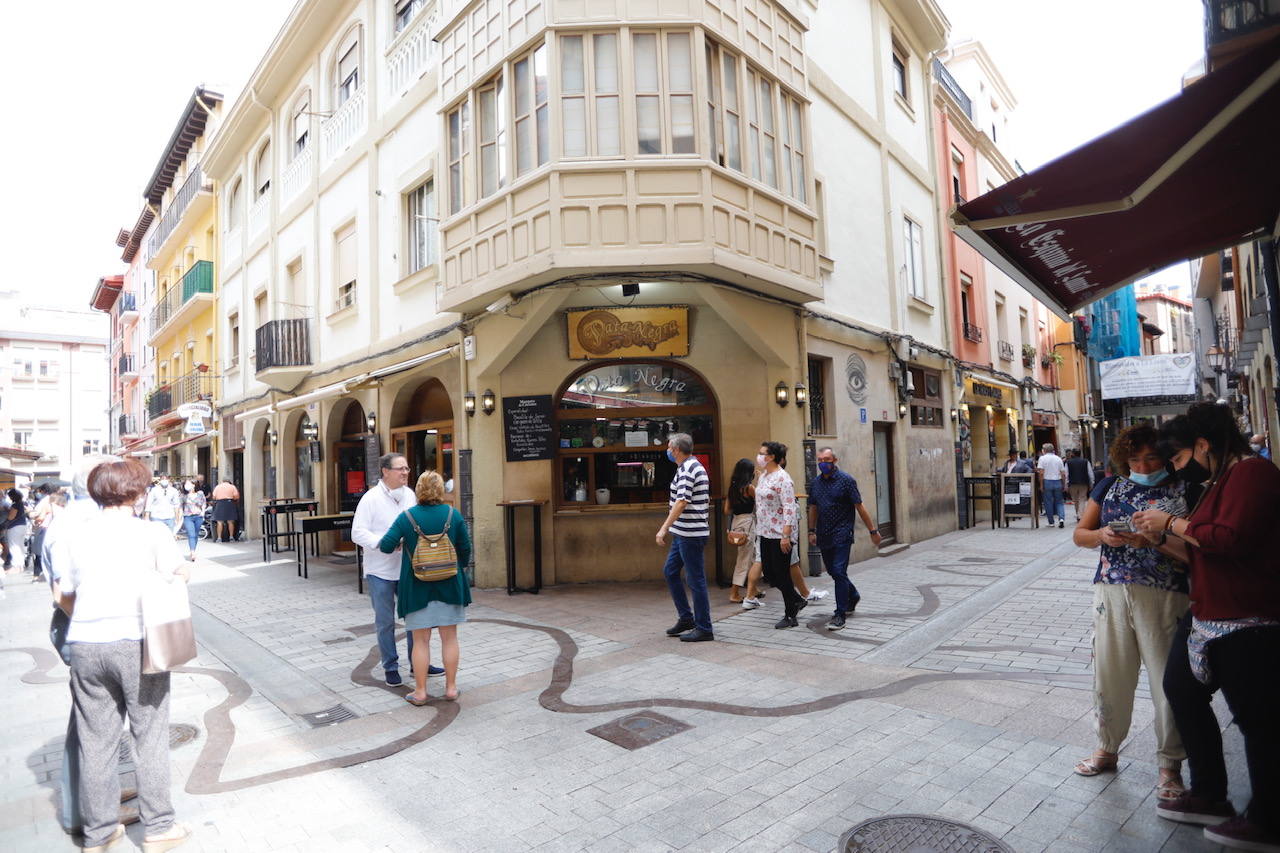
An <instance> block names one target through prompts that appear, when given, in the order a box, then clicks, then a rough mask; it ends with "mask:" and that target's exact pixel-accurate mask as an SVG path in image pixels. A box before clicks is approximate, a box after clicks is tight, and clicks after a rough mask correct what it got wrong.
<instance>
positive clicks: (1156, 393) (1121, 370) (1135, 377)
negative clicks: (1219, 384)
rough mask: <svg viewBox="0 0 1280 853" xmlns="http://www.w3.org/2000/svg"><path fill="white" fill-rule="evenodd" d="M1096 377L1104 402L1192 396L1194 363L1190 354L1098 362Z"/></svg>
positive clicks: (1194, 384) (1194, 373) (1194, 381)
mask: <svg viewBox="0 0 1280 853" xmlns="http://www.w3.org/2000/svg"><path fill="white" fill-rule="evenodd" d="M1098 373H1099V374H1100V375H1101V377H1102V399H1104V400H1120V399H1128V398H1131V397H1185V396H1191V395H1194V394H1195V393H1196V360H1195V356H1193V355H1191V354H1190V353H1173V354H1172V355H1142V356H1131V357H1129V358H1113V359H1110V360H1108V361H1101V362H1098Z"/></svg>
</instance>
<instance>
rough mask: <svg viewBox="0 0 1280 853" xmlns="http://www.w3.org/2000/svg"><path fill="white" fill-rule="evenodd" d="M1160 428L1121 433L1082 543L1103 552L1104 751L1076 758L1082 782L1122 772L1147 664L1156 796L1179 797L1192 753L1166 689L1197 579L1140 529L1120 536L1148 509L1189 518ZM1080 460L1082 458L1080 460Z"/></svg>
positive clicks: (1099, 676)
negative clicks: (1190, 584)
mask: <svg viewBox="0 0 1280 853" xmlns="http://www.w3.org/2000/svg"><path fill="white" fill-rule="evenodd" d="M1158 438H1159V436H1158V434H1157V433H1156V430H1155V428H1154V427H1152V426H1149V425H1146V424H1142V425H1138V426H1132V427H1129V428H1128V429H1125V430H1124V431H1122V432H1121V433H1120V434H1119V435H1118V436H1116V439H1115V442H1114V443H1113V444H1112V445H1111V459H1112V464H1113V465H1114V466H1115V470H1116V471H1118V472H1119V474H1118V475H1117V476H1114V477H1109V478H1107V479H1105V480H1103V481H1102V482H1100V483H1098V485H1097V486H1096V487H1095V488H1094V491H1093V493H1092V494H1091V495H1090V496H1089V499H1088V501H1087V502H1086V504H1085V509H1084V515H1083V517H1082V518H1081V520H1080V522H1079V523H1078V524H1077V525H1076V529H1075V532H1074V533H1073V534H1072V539H1073V540H1074V541H1075V543H1076V544H1077V545H1079V546H1080V547H1082V548H1099V547H1100V548H1101V556H1100V557H1099V559H1098V568H1097V571H1096V572H1094V576H1093V714H1094V722H1095V727H1096V731H1097V734H1098V746H1097V750H1096V751H1095V752H1094V753H1093V754H1092V755H1091V756H1089V757H1088V758H1085V759H1082V760H1080V761H1078V762H1076V766H1075V772H1076V773H1078V774H1079V775H1081V776H1097V775H1098V774H1099V773H1108V772H1114V771H1115V769H1116V766H1117V762H1118V760H1119V753H1120V746H1121V744H1123V743H1124V739H1125V737H1127V736H1128V734H1129V724H1130V722H1131V720H1132V717H1133V697H1134V692H1135V691H1136V690H1137V689H1138V675H1139V672H1140V670H1141V669H1142V668H1143V667H1145V668H1146V670H1147V681H1148V683H1149V684H1150V690H1151V703H1152V704H1153V705H1154V706H1155V730H1156V763H1157V765H1158V766H1159V772H1160V776H1159V782H1158V784H1157V786H1156V796H1157V798H1158V799H1160V800H1175V799H1177V798H1178V797H1179V796H1181V795H1182V794H1183V793H1184V790H1185V789H1184V788H1183V785H1182V772H1181V768H1182V761H1183V759H1184V758H1186V751H1185V750H1184V749H1183V746H1182V738H1181V737H1180V736H1179V735H1178V727H1177V725H1176V724H1175V722H1174V718H1173V710H1172V709H1171V708H1170V707H1169V702H1168V700H1167V699H1166V698H1165V694H1164V690H1162V689H1161V687H1160V684H1161V682H1162V680H1163V678H1164V673H1165V666H1166V662H1167V661H1168V658H1169V644H1170V643H1171V642H1172V640H1173V634H1174V631H1176V630H1177V626H1178V620H1179V619H1181V618H1182V614H1184V613H1186V612H1187V606H1188V600H1187V573H1186V569H1185V567H1184V566H1183V564H1182V563H1181V562H1180V561H1179V560H1177V559H1176V558H1175V557H1173V556H1172V555H1171V553H1168V552H1167V551H1159V550H1157V549H1156V548H1155V547H1153V546H1152V543H1151V542H1150V541H1148V540H1147V539H1146V538H1145V537H1143V536H1142V535H1140V534H1138V533H1133V532H1126V531H1123V530H1117V529H1114V528H1113V527H1111V525H1112V524H1117V525H1122V524H1126V523H1128V522H1129V521H1130V520H1131V518H1132V516H1133V514H1134V513H1135V512H1137V511H1139V510H1150V509H1162V510H1164V511H1166V512H1169V513H1172V514H1174V515H1179V516H1181V515H1185V514H1186V511H1187V505H1186V500H1185V496H1184V493H1185V489H1184V487H1183V484H1182V483H1180V482H1177V481H1175V480H1170V479H1169V473H1168V471H1167V470H1166V468H1165V465H1166V464H1167V461H1168V460H1167V459H1166V458H1165V457H1164V456H1163V455H1162V454H1161V452H1160V450H1159V449H1158V447H1157V442H1158ZM1075 458H1078V457H1075Z"/></svg>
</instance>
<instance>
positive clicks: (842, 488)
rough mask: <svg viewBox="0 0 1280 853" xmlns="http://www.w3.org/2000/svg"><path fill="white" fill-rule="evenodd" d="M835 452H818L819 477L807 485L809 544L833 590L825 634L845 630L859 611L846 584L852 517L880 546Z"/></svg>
mask: <svg viewBox="0 0 1280 853" xmlns="http://www.w3.org/2000/svg"><path fill="white" fill-rule="evenodd" d="M838 462H839V459H838V458H837V457H836V454H835V451H833V450H832V449H831V448H830V447H823V448H820V449H819V450H818V476H816V477H814V478H813V480H812V481H811V482H810V483H809V544H810V545H816V546H817V547H818V549H819V550H820V551H821V552H822V562H823V565H825V566H826V569H827V574H829V575H831V580H832V581H834V582H835V587H836V612H835V614H834V615H832V617H831V618H830V619H829V620H827V630H828V631H839V630H840V629H841V628H843V627H844V624H845V617H846V616H848V615H850V614H852V613H853V611H854V610H856V609H857V607H858V602H859V601H861V600H862V596H861V595H860V594H859V593H858V588H857V587H856V586H854V584H853V581H851V580H849V553H850V552H851V551H852V550H853V526H854V516H855V515H856V516H857V517H859V518H861V519H862V523H863V524H865V525H866V526H867V530H869V531H870V532H871V543H872V544H873V545H876V546H877V547H878V546H879V545H880V532H879V530H878V529H877V526H876V523H875V522H874V521H872V520H871V514H870V513H869V512H867V508H866V506H864V505H863V503H862V493H861V492H859V491H858V481H857V480H855V479H854V478H853V475H852V474H849V473H847V472H845V471H841V470H840V468H839V466H838V464H837V463H838Z"/></svg>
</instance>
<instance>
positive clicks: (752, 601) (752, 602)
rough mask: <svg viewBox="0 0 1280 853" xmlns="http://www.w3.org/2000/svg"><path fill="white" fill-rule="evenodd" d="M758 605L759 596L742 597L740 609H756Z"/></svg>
mask: <svg viewBox="0 0 1280 853" xmlns="http://www.w3.org/2000/svg"><path fill="white" fill-rule="evenodd" d="M759 606H760V599H759V598H744V599H742V609H743V610H755V609H756V608H757V607H759Z"/></svg>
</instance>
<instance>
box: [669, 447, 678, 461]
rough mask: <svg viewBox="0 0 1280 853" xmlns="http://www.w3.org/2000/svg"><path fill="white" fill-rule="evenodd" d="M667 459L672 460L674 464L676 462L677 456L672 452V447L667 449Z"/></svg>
mask: <svg viewBox="0 0 1280 853" xmlns="http://www.w3.org/2000/svg"><path fill="white" fill-rule="evenodd" d="M667 458H668V459H670V460H671V461H672V462H675V461H676V455H675V454H674V453H672V452H671V448H670V447H668V448H667Z"/></svg>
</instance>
